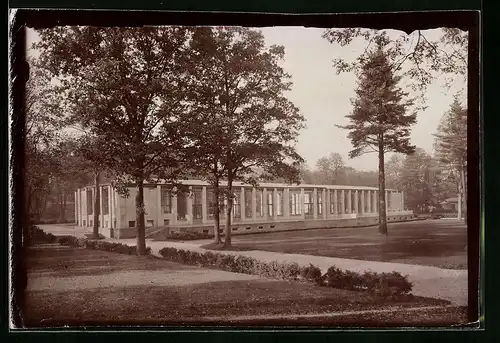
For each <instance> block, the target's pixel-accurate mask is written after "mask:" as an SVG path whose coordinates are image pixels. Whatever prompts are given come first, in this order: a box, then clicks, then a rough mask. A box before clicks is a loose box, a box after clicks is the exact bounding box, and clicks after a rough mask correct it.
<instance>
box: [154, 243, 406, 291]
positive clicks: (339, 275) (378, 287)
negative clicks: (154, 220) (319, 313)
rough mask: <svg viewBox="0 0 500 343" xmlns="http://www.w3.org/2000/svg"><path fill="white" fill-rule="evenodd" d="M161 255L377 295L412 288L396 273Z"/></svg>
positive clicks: (207, 255)
mask: <svg viewBox="0 0 500 343" xmlns="http://www.w3.org/2000/svg"><path fill="white" fill-rule="evenodd" d="M160 254H161V255H162V256H163V257H164V258H165V259H167V260H169V261H173V262H179V263H184V264H189V265H198V266H202V267H210V268H215V269H220V270H225V271H229V272H236V273H244V274H252V275H260V276H263V277H267V278H273V279H281V280H289V281H295V280H298V281H300V280H304V281H307V282H312V283H315V284H317V285H319V286H327V287H332V288H340V289H347V290H354V291H365V292H369V293H371V294H373V295H376V296H380V297H397V296H401V295H404V294H408V293H409V292H410V291H411V289H412V284H411V282H409V281H408V278H407V276H403V275H401V274H400V273H398V272H392V273H375V272H365V273H363V274H359V273H355V272H352V271H348V270H341V269H339V268H336V267H330V268H329V269H328V271H327V272H326V273H325V274H322V273H321V270H320V269H319V268H318V267H316V266H314V265H312V264H311V265H309V266H307V267H301V266H299V265H298V264H297V263H281V262H277V261H272V262H262V261H258V260H256V259H254V258H252V257H246V256H241V255H237V256H235V255H225V254H219V253H213V252H205V253H199V252H195V251H189V250H179V249H175V248H163V249H161V250H160Z"/></svg>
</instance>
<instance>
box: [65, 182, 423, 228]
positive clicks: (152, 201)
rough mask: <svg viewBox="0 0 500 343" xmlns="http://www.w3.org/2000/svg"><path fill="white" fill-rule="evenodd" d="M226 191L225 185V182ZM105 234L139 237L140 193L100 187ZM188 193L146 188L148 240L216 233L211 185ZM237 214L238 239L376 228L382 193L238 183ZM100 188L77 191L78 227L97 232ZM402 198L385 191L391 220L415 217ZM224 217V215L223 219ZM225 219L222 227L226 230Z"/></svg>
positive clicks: (188, 185)
mask: <svg viewBox="0 0 500 343" xmlns="http://www.w3.org/2000/svg"><path fill="white" fill-rule="evenodd" d="M221 186H222V187H224V186H225V183H224V182H222V183H221ZM100 187H101V192H100V195H101V201H100V206H101V208H100V219H99V227H100V228H101V230H100V232H101V234H103V235H104V236H107V237H114V238H128V237H134V236H135V235H136V231H137V230H136V222H135V221H136V211H135V195H136V193H137V190H136V188H135V187H134V186H133V185H130V188H129V191H130V194H129V196H128V197H127V198H123V197H121V196H120V195H119V194H118V193H117V192H116V190H115V189H114V188H113V187H112V186H111V185H110V184H109V183H103V184H101V186H100ZM182 187H183V188H184V191H183V192H173V189H172V186H171V185H168V184H145V185H144V205H145V210H146V215H145V222H146V231H147V235H151V234H152V233H153V232H155V233H158V232H162V231H163V232H166V231H169V230H170V231H197V232H204V233H209V232H213V229H214V211H213V208H214V207H215V206H214V205H215V202H214V192H213V189H212V187H211V186H210V185H209V183H207V182H204V181H199V180H185V181H182ZM233 192H234V204H233V210H232V216H233V223H232V224H233V227H232V228H231V230H232V231H233V232H234V233H235V234H239V233H242V232H247V233H248V232H262V231H282V230H288V229H297V228H322V227H336V226H337V227H338V226H362V225H373V224H376V223H377V222H378V213H377V212H378V188H376V187H364V186H341V185H308V184H300V185H289V184H282V183H261V184H260V185H259V187H257V188H254V187H252V186H251V185H247V184H243V183H241V182H234V184H233ZM94 196H95V188H94V187H92V186H88V187H84V188H81V189H79V190H78V191H77V192H75V197H76V203H75V211H76V213H77V223H78V225H79V226H86V227H92V224H93V220H94V216H93V207H92V206H93V199H94ZM403 204H404V199H403V193H402V192H401V191H398V190H394V189H387V190H386V206H387V215H388V220H389V221H398V220H406V219H410V218H411V217H413V212H412V211H405V210H404V205H403ZM222 215H224V214H222ZM223 218H224V217H221V225H222V226H224V224H225V222H224V219H223Z"/></svg>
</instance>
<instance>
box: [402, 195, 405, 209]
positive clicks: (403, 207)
mask: <svg viewBox="0 0 500 343" xmlns="http://www.w3.org/2000/svg"><path fill="white" fill-rule="evenodd" d="M404 210H405V198H404V193H403V191H401V211H404Z"/></svg>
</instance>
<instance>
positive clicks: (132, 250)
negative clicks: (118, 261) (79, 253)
mask: <svg viewBox="0 0 500 343" xmlns="http://www.w3.org/2000/svg"><path fill="white" fill-rule="evenodd" d="M58 243H59V244H61V245H67V246H73V247H85V248H86V249H92V250H102V251H109V252H116V253H119V254H127V255H135V254H136V251H137V248H136V246H135V245H132V246H130V245H126V244H122V243H112V242H105V241H96V240H90V239H87V238H76V237H74V236H61V237H59V238H58ZM146 253H147V254H148V255H149V254H150V253H151V248H150V247H146Z"/></svg>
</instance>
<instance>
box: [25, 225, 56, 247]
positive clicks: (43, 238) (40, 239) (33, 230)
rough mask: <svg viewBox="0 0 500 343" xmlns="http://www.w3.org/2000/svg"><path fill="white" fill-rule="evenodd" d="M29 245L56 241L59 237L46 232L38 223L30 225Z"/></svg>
mask: <svg viewBox="0 0 500 343" xmlns="http://www.w3.org/2000/svg"><path fill="white" fill-rule="evenodd" d="M27 230H28V234H27V242H26V243H27V245H32V244H37V243H38V244H39V243H55V242H57V237H56V236H54V235H53V234H51V233H46V232H45V231H43V230H42V229H40V228H39V227H38V226H36V225H30V226H28V229H27Z"/></svg>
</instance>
